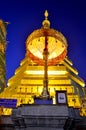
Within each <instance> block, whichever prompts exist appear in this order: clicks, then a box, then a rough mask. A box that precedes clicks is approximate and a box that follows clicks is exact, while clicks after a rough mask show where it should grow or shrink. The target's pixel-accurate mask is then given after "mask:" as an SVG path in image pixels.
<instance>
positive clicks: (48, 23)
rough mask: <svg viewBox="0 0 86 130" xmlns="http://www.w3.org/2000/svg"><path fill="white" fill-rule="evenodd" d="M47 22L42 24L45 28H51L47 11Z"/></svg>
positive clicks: (45, 14)
mask: <svg viewBox="0 0 86 130" xmlns="http://www.w3.org/2000/svg"><path fill="white" fill-rule="evenodd" d="M44 16H45V20H44V21H43V22H42V25H43V28H49V27H50V21H49V20H48V11H47V10H46V11H45V13H44Z"/></svg>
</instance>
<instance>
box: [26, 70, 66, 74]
mask: <svg viewBox="0 0 86 130" xmlns="http://www.w3.org/2000/svg"><path fill="white" fill-rule="evenodd" d="M25 74H32V75H33V74H36V75H43V74H44V71H43V70H39V71H36V70H34V71H32V70H26V71H25ZM65 74H67V71H62V70H60V71H58V70H57V71H50V70H49V71H48V75H65Z"/></svg>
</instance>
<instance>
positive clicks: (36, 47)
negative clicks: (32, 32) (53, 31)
mask: <svg viewBox="0 0 86 130" xmlns="http://www.w3.org/2000/svg"><path fill="white" fill-rule="evenodd" d="M44 46H45V37H40V38H35V39H34V40H33V41H31V43H29V45H28V47H27V48H28V49H29V50H30V52H31V53H32V54H34V56H36V57H39V58H41V59H43V49H44ZM64 49H66V47H65V45H64V44H63V43H62V42H61V41H59V40H58V39H55V38H54V37H48V51H49V57H48V59H52V58H55V57H57V56H59V55H60V54H61V53H62V52H63V51H64Z"/></svg>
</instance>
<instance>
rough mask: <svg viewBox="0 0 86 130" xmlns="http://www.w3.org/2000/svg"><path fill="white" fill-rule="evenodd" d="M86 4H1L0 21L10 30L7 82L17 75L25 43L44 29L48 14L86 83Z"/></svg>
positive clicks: (43, 0) (51, 0)
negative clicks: (65, 40) (30, 36)
mask: <svg viewBox="0 0 86 130" xmlns="http://www.w3.org/2000/svg"><path fill="white" fill-rule="evenodd" d="M85 2H86V1H85V0H68V1H67V0H31V1H30V0H2V1H1V0H0V19H2V20H4V21H6V22H9V25H8V26H7V38H6V39H7V50H6V69H7V70H6V80H7V81H8V79H9V78H11V76H13V75H14V72H15V70H16V69H17V68H18V67H19V64H20V62H21V60H22V59H23V58H24V57H25V52H26V50H25V49H26V48H25V42H26V39H27V37H28V35H29V34H30V33H32V32H33V31H34V30H35V29H38V28H40V27H41V23H42V21H43V20H44V12H45V10H46V9H47V10H48V12H49V20H50V22H51V28H54V29H56V30H58V31H60V32H61V33H62V34H63V35H64V36H65V37H66V39H67V41H68V57H69V59H70V60H71V61H72V62H73V66H74V68H76V69H77V70H78V72H79V76H80V77H81V78H82V79H83V80H85V82H86V3H85Z"/></svg>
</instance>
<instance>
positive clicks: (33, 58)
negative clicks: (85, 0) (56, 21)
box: [0, 11, 86, 130]
mask: <svg viewBox="0 0 86 130" xmlns="http://www.w3.org/2000/svg"><path fill="white" fill-rule="evenodd" d="M44 15H45V19H44V20H43V22H42V27H41V28H39V29H37V30H35V31H33V32H32V33H31V34H30V35H29V36H28V37H27V39H26V54H25V58H24V59H23V60H22V61H21V62H20V66H19V67H18V68H17V69H16V70H15V74H14V76H12V77H11V78H10V79H9V80H8V83H7V85H6V79H5V76H6V74H5V72H6V67H5V64H6V63H5V48H6V26H5V24H6V23H4V22H3V21H2V20H1V21H0V70H1V71H0V92H1V93H0V115H1V117H2V118H4V117H5V118H6V117H7V118H8V117H12V119H10V120H9V122H11V125H12V128H10V130H11V129H12V130H19V129H20V128H21V130H28V129H30V130H35V128H36V130H43V129H45V130H48V129H49V130H56V129H57V128H58V130H67V129H68V130H79V129H82V130H85V129H86V124H85V123H83V122H85V121H86V91H85V82H84V81H83V80H82V79H81V78H80V77H79V75H78V71H77V70H76V69H75V68H74V67H73V63H72V61H71V60H69V58H68V56H67V52H68V49H67V47H68V43H67V40H66V38H65V37H64V36H63V34H62V33H61V32H59V31H57V30H55V29H53V28H51V27H50V21H49V20H48V12H47V11H45V14H44ZM19 112H20V114H19ZM5 118H4V120H5ZM0 119H1V118H0ZM34 119H35V123H34ZM45 119H46V121H45ZM1 120H2V119H1ZM51 120H52V122H53V123H51ZM5 121H6V120H5ZM2 122H3V121H2ZM28 122H29V123H28ZM56 122H57V123H56ZM5 123H6V122H5ZM5 123H0V124H1V126H2V124H5ZM80 123H81V125H80ZM7 124H10V123H7ZM2 128H4V126H2ZM2 130H3V129H2Z"/></svg>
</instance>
